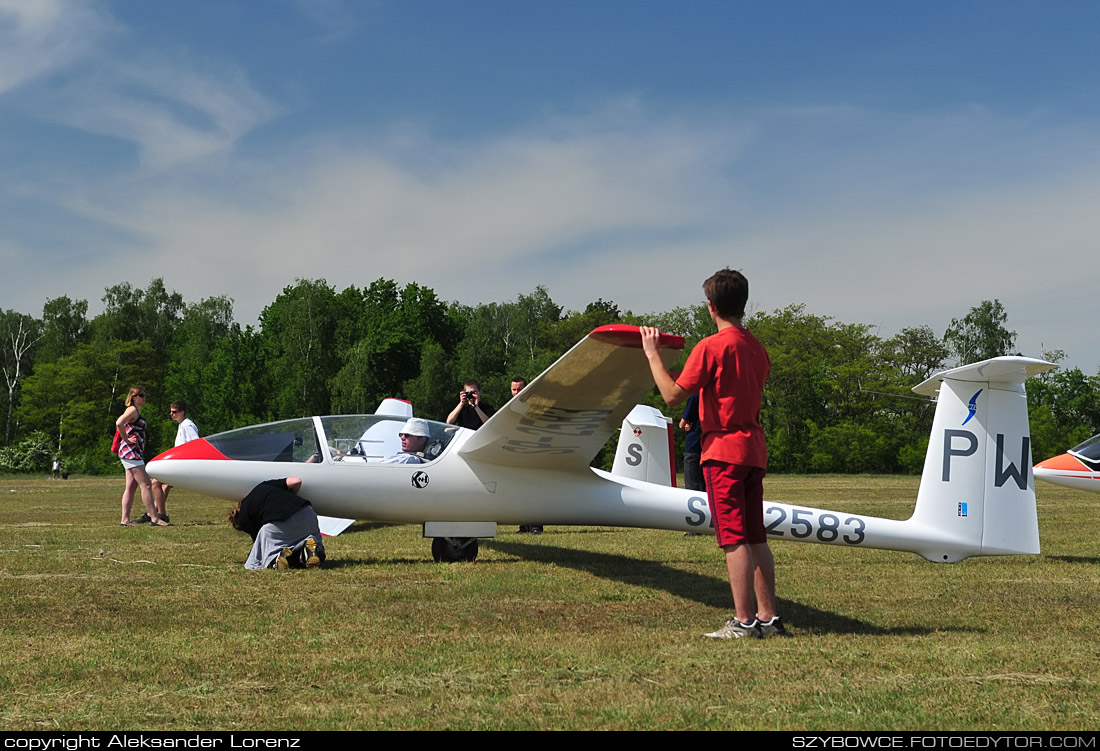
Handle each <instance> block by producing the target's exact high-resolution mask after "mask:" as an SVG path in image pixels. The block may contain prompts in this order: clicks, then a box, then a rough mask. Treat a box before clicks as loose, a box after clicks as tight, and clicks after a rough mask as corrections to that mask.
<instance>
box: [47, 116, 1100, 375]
mask: <svg viewBox="0 0 1100 751" xmlns="http://www.w3.org/2000/svg"><path fill="white" fill-rule="evenodd" d="M215 99H216V98H215ZM195 101H206V100H205V99H203V98H202V97H198V98H197V99H196V100H195ZM208 106H210V107H212V108H214V107H215V105H208ZM229 120H232V118H229ZM246 120H247V118H246ZM925 125H926V126H927V123H926V124H925ZM912 127H915V126H912V125H910V128H912ZM966 130H969V129H966ZM1009 130H1011V129H1009ZM767 131H768V129H767V128H766V127H765V126H764V125H761V123H759V122H749V123H741V122H738V121H734V120H730V119H728V118H727V119H725V120H723V119H721V118H715V117H706V118H697V119H694V120H687V119H680V120H666V121H659V120H657V119H655V118H654V117H652V116H651V115H648V114H647V113H645V112H644V111H642V110H636V111H635V112H634V115H633V116H631V117H623V116H622V113H621V112H619V111H618V110H617V109H616V108H611V109H610V110H608V111H607V112H606V113H600V114H594V115H592V116H589V117H583V118H576V119H573V120H555V121H553V122H550V123H547V124H542V125H538V126H533V127H530V128H527V129H523V130H520V131H516V132H512V133H508V134H504V135H503V136H501V137H499V138H496V139H488V138H487V139H485V140H483V141H480V142H471V143H453V142H450V143H449V142H443V141H439V140H437V139H433V138H431V137H430V136H428V135H425V134H424V133H423V132H422V131H420V132H418V131H416V129H408V130H403V131H402V132H401V133H400V134H399V135H398V136H395V137H393V138H377V139H375V140H373V141H370V140H368V139H366V138H364V137H363V136H361V135H356V136H354V137H348V136H346V135H345V136H335V135H327V136H325V137H320V136H319V137H317V140H316V142H315V143H314V144H313V145H311V146H310V145H301V144H299V145H297V146H293V145H285V146H286V147H285V148H284V150H283V151H282V152H281V154H280V155H279V156H274V155H272V156H271V157H270V158H269V159H266V160H264V161H262V162H255V163H253V162H248V161H244V160H242V159H240V158H232V157H230V158H229V159H227V161H226V164H225V169H224V170H222V171H221V172H219V173H217V175H216V176H211V175H198V174H194V173H181V172H178V171H176V172H171V171H170V172H168V173H165V174H148V175H145V176H143V177H140V178H137V179H133V180H130V181H127V182H115V183H112V184H109V185H102V186H97V189H96V190H94V191H93V190H91V189H87V188H85V189H81V190H79V191H78V193H75V194H74V195H79V200H71V201H70V202H69V203H68V204H67V206H68V208H69V209H70V210H72V211H74V212H75V213H79V214H81V215H82V216H83V217H84V218H85V219H86V220H87V219H90V220H93V221H96V222H102V223H105V224H108V225H111V226H112V227H113V228H115V230H116V236H117V232H118V231H122V232H123V233H124V234H126V235H128V236H130V237H133V238H134V244H133V246H132V247H130V248H127V249H125V250H122V251H120V252H117V253H116V252H115V249H113V248H108V247H107V246H103V247H102V248H100V254H99V257H98V259H97V262H96V265H95V267H94V268H77V267H73V268H72V269H69V270H59V271H58V272H57V274H58V276H59V277H61V278H62V279H63V278H64V276H65V275H66V274H68V275H69V279H68V281H66V282H65V283H67V284H72V285H74V286H72V287H68V288H66V287H64V286H63V287H62V290H63V292H62V293H68V294H72V291H71V290H72V289H74V288H75V289H82V290H83V289H87V288H88V285H89V284H91V283H92V282H94V285H95V286H94V287H93V288H92V290H91V291H90V292H82V293H80V294H78V295H77V296H87V297H89V299H92V300H95V299H98V297H99V295H100V294H101V291H102V288H103V287H104V286H106V285H107V284H114V283H116V282H118V281H120V280H121V279H122V278H126V279H128V280H130V281H132V282H133V283H135V284H142V285H143V284H145V283H146V282H147V281H148V279H149V278H150V277H152V276H157V275H164V276H165V278H166V281H167V283H168V285H169V286H170V287H173V288H174V289H178V290H179V291H181V292H182V293H183V294H184V295H185V297H187V299H189V300H197V299H199V298H202V297H206V296H209V295H216V294H228V295H230V296H231V297H234V298H235V299H236V300H237V314H238V318H239V319H241V320H242V322H244V323H248V322H250V321H251V320H253V319H254V317H255V316H256V314H258V312H259V310H260V309H261V308H262V307H263V306H264V305H266V304H267V303H269V302H270V301H271V300H272V299H274V297H275V295H276V294H277V293H278V292H279V291H280V290H281V289H282V288H283V287H284V286H286V285H288V284H292V283H293V280H294V278H295V277H307V278H325V279H327V280H328V281H329V282H330V283H331V284H333V285H334V286H336V287H337V288H338V289H340V288H343V287H345V286H347V285H349V284H355V285H365V284H368V283H370V282H371V281H373V280H374V279H376V278H378V277H387V278H395V279H397V280H398V281H399V282H402V283H404V282H410V281H416V282H418V283H420V284H424V285H426V286H429V287H432V288H433V289H435V291H436V292H437V293H438V294H439V295H440V296H441V297H442V298H444V299H448V300H459V301H461V302H464V303H469V304H476V303H478V302H482V301H489V300H504V299H513V298H514V297H515V296H516V294H518V293H522V292H529V291H530V290H531V289H533V288H534V286H535V285H536V284H546V285H547V286H548V287H549V288H550V291H551V294H552V296H553V297H554V298H555V300H557V301H558V302H559V303H560V304H564V305H566V306H567V307H573V308H579V307H583V306H584V304H585V303H587V302H590V301H592V300H595V299H596V298H599V297H602V298H603V299H605V300H612V301H615V302H616V303H618V304H619V305H620V307H621V308H624V309H626V308H629V309H632V310H634V311H635V312H639V313H642V312H650V311H660V310H668V309H670V308H672V307H675V306H677V305H685V304H690V303H694V302H697V301H699V300H700V285H701V282H702V280H703V279H704V278H705V277H706V276H708V275H709V274H710V273H712V272H713V271H714V270H715V269H717V268H721V267H724V266H727V265H731V266H733V267H735V268H742V269H744V271H745V272H746V274H747V275H748V276H749V279H750V281H751V283H752V291H753V298H754V301H755V303H756V304H757V306H758V307H759V308H760V309H764V310H770V309H773V308H776V307H782V306H785V305H787V304H790V303H798V302H804V303H806V304H807V308H808V310H809V311H810V312H813V313H815V314H819V315H829V316H833V317H835V318H837V319H839V320H843V321H849V322H861V323H869V324H871V325H877V326H881V327H882V328H883V330H882V333H883V334H884V335H891V334H893V333H896V332H897V331H898V330H900V329H901V328H902V327H904V326H912V325H921V324H928V325H931V326H932V327H933V328H934V329H935V330H936V331H937V333H942V331H943V329H944V327H945V326H946V324H947V322H948V321H949V320H950V318H951V317H953V316H960V315H963V314H965V313H966V311H967V310H968V309H969V308H970V307H971V306H972V305H976V304H977V303H978V302H979V301H980V300H982V299H992V298H995V297H996V298H999V299H1001V301H1002V302H1003V303H1004V304H1005V306H1006V308H1007V310H1008V312H1009V326H1010V328H1014V329H1016V330H1017V331H1018V332H1020V347H1021V349H1022V350H1023V351H1025V353H1027V354H1038V352H1039V347H1040V345H1042V346H1046V347H1061V348H1063V349H1065V350H1067V351H1068V352H1069V353H1070V355H1071V358H1073V360H1074V361H1075V363H1079V364H1081V366H1082V367H1085V368H1086V369H1089V370H1090V371H1091V370H1095V366H1096V364H1097V362H1100V350H1098V348H1097V347H1098V345H1097V344H1096V340H1095V337H1094V335H1093V334H1092V332H1091V329H1092V322H1093V321H1094V319H1095V312H1094V309H1095V305H1094V302H1093V300H1094V297H1095V293H1094V290H1095V288H1096V287H1097V286H1098V285H1097V282H1098V281H1100V279H1098V272H1096V271H1094V269H1095V268H1096V267H1095V264H1094V263H1093V262H1092V261H1093V258H1092V257H1093V255H1094V252H1093V251H1094V248H1095V238H1096V237H1097V236H1100V222H1098V221H1097V220H1096V219H1095V218H1094V215H1095V212H1094V211H1093V208H1092V207H1094V206H1095V205H1096V203H1097V199H1098V198H1100V179H1097V178H1096V177H1095V175H1096V174H1098V171H1097V170H1096V169H1095V167H1096V161H1097V160H1096V159H1095V157H1094V155H1093V154H1092V152H1091V151H1090V150H1089V148H1088V147H1087V146H1086V144H1087V143H1088V139H1087V138H1086V137H1085V136H1087V134H1077V135H1076V136H1075V137H1069V138H1065V139H1064V140H1063V143H1062V145H1063V149H1064V150H1065V151H1066V152H1067V153H1073V154H1075V155H1077V156H1078V157H1081V161H1080V163H1078V164H1074V165H1071V164H1070V163H1071V162H1072V160H1070V159H1066V158H1061V159H1051V160H1049V164H1050V167H1051V169H1050V172H1049V173H1048V174H1040V172H1039V170H1038V169H1037V167H1035V165H1031V166H1029V168H1028V169H1027V170H1023V172H1022V173H1021V174H1015V175H1014V174H1012V173H1011V171H1007V172H1006V171H1005V170H1003V169H1001V167H1000V166H999V165H997V164H991V165H989V171H990V172H991V173H993V174H992V175H991V176H990V177H987V178H985V179H983V178H981V176H980V175H978V174H977V173H976V172H974V171H972V170H971V169H970V168H971V167H972V166H977V167H980V166H981V165H982V164H984V163H985V162H984V161H983V159H981V158H978V157H976V156H975V157H974V158H973V159H972V160H971V161H970V162H968V163H967V168H968V169H967V172H966V174H965V175H963V176H961V177H960V176H958V175H955V174H954V173H953V172H952V171H951V169H950V166H951V165H950V160H947V159H933V160H931V161H936V162H937V163H936V164H935V165H931V166H930V165H929V164H927V162H929V161H930V159H929V156H928V155H929V151H928V150H927V147H925V146H920V147H919V148H914V149H913V150H912V151H911V152H909V153H907V154H905V153H902V149H903V148H904V147H905V145H906V144H907V143H910V142H911V140H912V139H910V138H909V137H908V135H906V133H907V132H908V131H909V129H908V128H903V129H902V131H901V134H902V135H901V136H900V137H899V138H898V139H892V138H889V137H887V136H885V135H882V134H877V133H876V138H874V139H867V141H866V142H865V143H861V144H854V145H851V146H849V147H847V148H844V149H841V148H839V147H838V148H836V149H835V150H834V151H833V152H832V153H831V154H829V155H827V156H819V157H818V158H817V161H816V162H814V164H813V165H812V166H813V171H812V172H807V174H806V175H805V178H804V180H803V181H802V182H801V183H798V182H796V180H797V175H796V174H793V173H791V172H789V171H785V170H789V169H792V168H794V167H797V164H796V163H795V162H792V163H791V164H789V165H784V166H783V167H782V168H776V169H775V170H774V172H769V171H768V166H769V165H771V164H773V160H772V159H771V157H772V155H773V153H775V152H776V151H779V152H781V153H783V154H788V153H791V152H795V151H797V144H784V143H782V142H780V143H776V142H774V141H773V142H771V143H768V144H765V143H763V142H762V140H756V141H752V140H749V135H747V134H755V135H756V136H757V137H758V138H759V139H762V138H763V137H764V136H762V135H761V134H765V135H766V133H767ZM926 132H927V129H926ZM971 132H976V131H971ZM987 132H989V131H988V130H987ZM1063 135H1065V134H1064V133H1063ZM1018 137H1019V138H1020V139H1022V140H1023V141H1028V140H1035V141H1042V140H1043V139H1042V133H1041V132H1037V131H1034V132H1030V133H1028V134H1026V135H1023V134H1020V135H1019V136H1018ZM956 147H957V148H960V149H961V148H962V146H961V144H959V143H956ZM986 148H987V152H988V154H989V157H988V158H989V159H996V157H997V156H998V155H999V154H1001V153H1004V152H1005V151H1006V148H1005V147H1004V146H1003V144H1002V146H1001V147H998V146H997V145H995V144H988V145H987V147H986ZM876 159H878V160H879V161H880V163H883V164H886V163H888V164H890V169H889V171H888V172H886V173H879V172H876V171H875V170H874V169H873V168H872V167H873V165H874V164H875V162H876ZM754 162H755V164H753V163H754ZM857 162H858V164H856V163H857ZM761 165H763V167H761ZM838 175H839V176H840V177H838ZM909 175H914V177H912V178H910V177H909ZM769 180H771V181H773V182H774V181H776V180H778V186H779V187H778V188H775V187H774V186H773V187H772V188H769V189H768V190H762V191H757V190H756V189H757V186H758V185H760V184H763V183H766V182H768V181H769ZM784 184H791V185H792V186H793V187H794V188H795V190H792V193H793V195H792V196H787V195H785V194H784V193H783V191H782V186H783V185H784ZM122 269H128V271H125V272H124V271H122ZM40 304H41V303H38V305H40Z"/></svg>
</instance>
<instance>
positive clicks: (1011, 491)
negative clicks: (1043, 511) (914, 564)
mask: <svg viewBox="0 0 1100 751" xmlns="http://www.w3.org/2000/svg"><path fill="white" fill-rule="evenodd" d="M1052 367H1054V366H1053V365H1052V364H1051V363H1047V362H1044V361H1042V360H1033V359H1031V358H1026V357H997V358H994V359H992V360H984V361H982V362H978V363H974V364H972V365H964V366H962V367H959V368H954V369H952V370H948V371H944V372H942V373H939V374H938V375H936V376H933V377H932V378H930V379H928V380H927V381H925V382H924V383H922V384H920V385H919V386H916V387H914V389H913V391H915V392H917V393H918V394H923V395H926V396H932V395H934V394H936V392H937V391H938V393H939V396H938V399H937V401H936V414H935V417H934V419H933V423H932V433H931V437H930V438H929V441H928V452H927V454H926V455H925V460H924V472H923V474H922V475H921V483H920V490H919V491H918V493H917V505H916V509H915V510H914V512H913V516H912V518H911V519H910V522H911V523H915V524H916V525H918V526H919V527H925V528H926V529H928V530H929V535H928V539H929V540H930V542H929V546H928V549H927V550H922V551H920V552H921V555H923V556H924V557H925V558H927V559H928V560H931V561H941V562H954V561H959V560H962V559H964V558H967V557H968V556H972V555H1007V554H1019V553H1032V554H1036V553H1038V552H1039V525H1038V518H1037V514H1036V509H1035V480H1034V478H1033V477H1032V474H1031V434H1030V430H1029V428H1028V413H1027V395H1026V392H1025V390H1024V381H1025V380H1026V379H1027V378H1028V377H1029V376H1033V375H1036V374H1038V373H1041V372H1043V371H1045V370H1049V369H1050V368H1052ZM937 538H938V539H937Z"/></svg>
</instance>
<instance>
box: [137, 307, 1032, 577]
mask: <svg viewBox="0 0 1100 751" xmlns="http://www.w3.org/2000/svg"><path fill="white" fill-rule="evenodd" d="M683 344H684V342H683V339H681V338H680V337H675V336H671V335H667V334H666V335H663V336H662V340H661V345H662V349H661V352H662V359H663V360H664V362H665V364H666V366H668V365H671V364H672V362H674V361H675V359H676V358H677V356H678V354H679V351H680V350H681V349H682V348H683ZM1051 367H1054V366H1053V365H1052V364H1050V363H1047V362H1043V361H1042V360H1032V359H1029V358H1023V357H1000V358H995V359H993V360H986V361H983V362H980V363H975V364H973V365H966V366H963V367H960V368H955V369H953V370H948V371H945V372H943V373H940V374H938V375H936V376H934V377H933V378H931V379H929V380H928V381H925V382H924V383H922V384H920V385H919V386H917V387H916V388H914V391H916V392H917V393H920V394H925V395H928V396H932V395H935V394H936V393H937V392H938V394H939V398H938V401H937V407H936V414H935V418H934V422H933V427H932V434H931V438H930V440H929V445H928V453H927V456H926V458H925V465H924V473H923V476H922V479H921V485H920V490H919V492H918V494H917V503H916V510H915V511H914V513H913V516H912V517H911V518H910V519H908V520H906V521H897V520H891V519H881V518H877V517H872V516H863V515H859V514H852V513H847V512H840V511H827V510H823V509H816V508H810V507H807V506H802V505H791V504H786V503H778V502H770V501H765V505H764V513H765V523H766V526H767V530H768V535H769V537H771V538H772V539H777V540H794V541H802V542H817V543H824V544H829V545H843V546H847V547H862V548H880V549H885V550H900V551H909V552H913V553H917V554H918V555H921V556H923V557H924V558H926V559H928V560H930V561H936V562H955V561H961V560H963V559H965V558H967V557H970V556H978V555H1005V554H1036V553H1038V552H1039V530H1038V522H1037V517H1036V509H1035V488H1034V481H1033V477H1032V473H1031V453H1030V435H1029V431H1028V420H1027V399H1026V395H1025V391H1024V381H1025V380H1026V379H1027V378H1028V377H1030V376H1033V375H1035V374H1037V373H1041V372H1043V371H1045V370H1048V369H1049V368H1051ZM652 388H653V380H652V376H651V375H650V371H649V367H648V365H647V364H646V360H645V357H644V355H643V353H642V351H641V339H640V335H639V333H638V330H637V328H636V327H633V326H620V325H612V326H603V327H601V328H598V329H595V330H594V331H592V332H591V333H590V334H589V335H588V336H587V337H585V338H584V339H583V340H581V341H580V342H579V343H578V344H577V345H576V346H574V347H573V348H572V349H571V350H569V351H568V352H567V353H565V354H564V355H563V356H562V357H561V358H560V359H559V360H558V361H557V362H555V363H554V364H553V365H552V366H550V368H548V369H547V370H546V371H545V372H544V373H542V375H540V376H539V377H538V378H536V379H534V380H533V381H532V382H531V383H530V385H528V386H527V388H525V389H524V390H523V391H522V392H520V393H519V395H518V396H516V397H515V398H513V399H512V400H511V401H509V402H508V403H507V404H506V405H505V406H504V407H502V408H501V409H500V410H499V411H498V412H497V413H496V414H495V415H493V416H492V417H491V418H490V420H489V421H488V422H487V423H485V425H483V426H482V427H481V429H480V430H478V431H476V432H474V431H470V430H466V429H465V428H456V427H455V426H452V425H445V424H443V423H438V422H431V421H429V424H430V426H431V428H430V430H431V443H430V446H432V448H433V452H431V454H430V455H434V456H435V457H436V458H433V459H432V460H431V461H429V462H427V463H424V464H419V465H418V464H379V463H377V459H378V458H379V457H378V456H376V455H375V456H372V455H370V454H368V453H365V452H364V450H363V448H362V447H363V440H362V439H363V437H364V436H368V435H369V436H371V437H372V440H374V439H377V440H379V441H385V440H386V439H385V437H386V436H390V437H392V438H395V437H396V435H397V433H398V431H399V430H400V429H401V426H402V424H403V422H404V419H403V417H404V412H403V411H402V412H401V414H390V415H386V414H374V415H341V416H328V417H306V418H299V419H295V420H284V421H282V422H276V423H268V424H265V425H257V426H252V427H248V428H242V429H239V430H231V431H228V432H225V433H219V434H217V435H212V436H207V437H206V438H202V439H199V440H196V441H191V442H189V443H186V444H183V445H182V446H179V447H177V448H174V449H170V450H168V451H166V452H164V453H163V454H161V455H160V456H158V457H156V458H155V459H153V460H152V461H150V462H149V464H148V472H149V474H150V475H152V476H153V477H156V478H157V479H158V480H161V481H164V482H168V483H170V484H172V485H175V486H179V487H184V488H188V489H190V490H195V491H199V492H203V493H208V494H210V495H214V496H217V497H220V498H225V499H227V500H230V501H234V502H236V501H237V500H239V499H240V498H242V497H243V496H244V495H245V494H246V493H248V491H249V490H250V489H251V488H252V487H253V486H255V485H256V484H257V483H259V482H261V481H263V480H267V479H270V478H273V477H285V476H295V477H301V478H302V480H303V485H302V487H303V490H302V495H303V496H305V497H307V498H309V499H310V501H311V502H312V503H313V506H314V508H315V509H316V511H317V512H318V513H319V514H325V515H329V516H331V517H336V518H338V519H343V520H344V521H345V522H347V521H349V520H351V519H360V520H371V521H380V522H396V523H416V524H422V525H423V530H424V536H425V537H432V538H434V539H433V542H432V552H433V555H434V557H435V558H436V560H473V559H474V558H475V557H476V555H477V538H479V537H493V536H495V535H496V530H497V525H498V524H525V523H528V522H529V521H530V520H531V519H538V520H539V521H540V522H542V523H543V524H569V525H602V526H622V527H644V528H653V529H668V530H675V531H682V532H694V531H700V530H703V529H706V528H708V527H709V526H710V510H709V508H708V504H707V499H706V496H705V495H704V494H702V493H698V492H694V491H689V490H684V489H679V488H676V487H672V486H673V485H674V484H675V482H674V474H673V469H672V467H673V466H674V465H671V464H670V459H669V453H670V452H669V446H670V443H669V438H668V422H667V420H665V419H664V418H663V417H662V416H660V413H659V412H657V410H654V409H652V408H649V407H639V408H637V409H636V410H635V409H634V406H635V405H636V404H637V402H638V401H640V400H641V399H642V398H643V397H644V396H645V395H646V394H647V393H648V392H649V391H650V390H651V389H652ZM632 410H633V411H632ZM399 411H400V410H399ZM620 425H621V426H622V432H621V434H620V435H621V437H620V439H619V446H618V451H617V454H616V461H615V466H614V468H613V471H612V472H604V471H601V470H597V469H593V468H591V467H590V466H589V463H590V462H591V461H592V458H593V457H594V456H595V455H596V454H597V452H598V451H599V450H600V449H601V448H602V447H603V446H604V444H605V443H606V442H607V440H608V438H610V437H611V435H612V434H613V432H614V431H615V430H616V429H618V428H619V426H620Z"/></svg>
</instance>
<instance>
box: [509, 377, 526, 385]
mask: <svg viewBox="0 0 1100 751" xmlns="http://www.w3.org/2000/svg"><path fill="white" fill-rule="evenodd" d="M511 383H522V384H523V385H524V386H526V385H527V379H526V378H524V377H523V376H516V377H515V378H513V379H512V380H511Z"/></svg>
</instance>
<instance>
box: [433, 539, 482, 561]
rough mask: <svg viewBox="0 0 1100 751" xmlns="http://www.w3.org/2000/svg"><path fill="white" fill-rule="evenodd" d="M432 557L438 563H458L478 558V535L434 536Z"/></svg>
mask: <svg viewBox="0 0 1100 751" xmlns="http://www.w3.org/2000/svg"><path fill="white" fill-rule="evenodd" d="M432 558H434V559H435V562H436V563H457V562H459V561H473V560H475V559H476V558H477V538H476V537H433V538H432Z"/></svg>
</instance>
